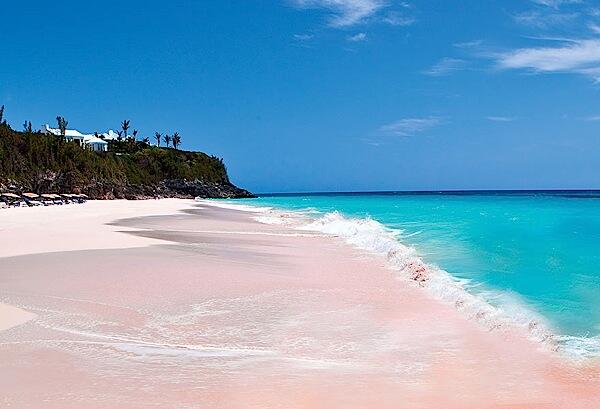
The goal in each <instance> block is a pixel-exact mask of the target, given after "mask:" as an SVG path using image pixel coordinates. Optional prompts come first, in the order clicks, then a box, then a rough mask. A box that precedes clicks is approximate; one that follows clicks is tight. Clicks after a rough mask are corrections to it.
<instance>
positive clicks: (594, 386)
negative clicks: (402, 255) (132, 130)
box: [0, 200, 600, 408]
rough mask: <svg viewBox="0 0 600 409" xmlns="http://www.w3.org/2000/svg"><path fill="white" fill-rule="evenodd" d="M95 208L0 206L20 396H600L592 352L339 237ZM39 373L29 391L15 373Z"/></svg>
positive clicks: (415, 402) (209, 400) (98, 401)
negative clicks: (546, 342) (408, 273)
mask: <svg viewBox="0 0 600 409" xmlns="http://www.w3.org/2000/svg"><path fill="white" fill-rule="evenodd" d="M89 203H90V205H89V206H88V205H87V204H86V205H84V206H81V207H72V208H70V207H66V206H65V207H62V208H59V207H52V208H40V209H39V210H38V209H35V208H33V209H22V210H21V209H15V210H11V212H14V213H13V214H14V215H16V214H17V213H18V214H19V215H20V216H19V217H7V216H5V214H0V226H2V227H1V229H2V230H1V231H0V233H2V234H3V237H4V239H3V242H2V246H1V247H0V295H1V298H0V302H3V303H6V304H9V305H18V306H19V307H20V308H22V309H23V310H25V311H29V312H30V313H35V314H36V315H37V318H36V319H35V320H32V321H28V322H26V323H23V324H22V325H18V326H14V327H12V328H10V329H6V330H4V331H0V387H2V389H3V390H7V391H9V392H8V394H7V396H6V397H4V398H0V399H4V402H8V403H9V405H12V407H39V406H40V404H41V403H40V402H44V406H45V407H61V408H64V407H80V406H81V403H82V402H83V403H85V406H86V407H97V408H104V407H114V406H126V407H147V404H148V402H149V401H152V402H153V403H154V404H156V405H158V406H162V407H174V406H177V405H179V406H182V407H185V405H193V404H198V402H204V404H205V405H206V406H207V407H231V408H237V407H240V408H242V407H244V408H246V407H277V406H286V407H306V408H309V407H315V408H316V407H340V406H344V407H384V408H385V407H396V408H397V407H400V408H404V407H405V408H413V407H424V408H438V407H448V408H470V407H473V408H475V407H477V408H499V407H502V408H523V407H536V408H538V407H539V408H564V407H569V408H588V407H591V405H592V404H593V402H595V401H596V400H597V399H598V397H599V393H598V390H600V389H599V388H600V376H599V374H600V371H599V369H598V366H597V365H595V364H592V363H589V362H586V363H583V364H579V365H577V364H574V363H571V362H566V361H564V360H562V359H560V357H559V356H557V355H556V354H553V353H551V352H549V351H547V350H544V349H542V348H540V345H539V344H536V343H534V342H531V341H530V340H529V339H528V337H527V334H526V333H524V332H523V331H520V330H519V329H516V328H507V329H506V330H503V331H501V332H499V331H493V332H489V331H486V330H484V329H482V328H481V326H479V325H477V323H476V322H473V321H469V320H467V319H465V318H464V316H462V315H461V314H460V313H459V312H458V311H457V310H456V309H455V308H454V307H453V306H451V305H447V304H444V303H442V302H440V301H437V300H435V299H433V298H432V297H430V296H428V295H427V294H426V292H424V291H422V290H421V289H420V288H418V287H415V286H410V285H407V283H406V282H403V281H401V280H398V279H397V277H396V276H395V274H394V272H393V271H392V270H390V269H389V268H388V266H387V260H386V258H385V257H383V256H379V255H376V254H367V253H365V252H362V251H360V250H357V249H355V248H352V247H350V246H349V245H347V244H346V243H344V242H343V241H342V240H341V239H340V238H338V237H333V236H324V235H323V234H321V233H318V232H315V231H309V230H302V231H299V230H297V229H293V228H290V227H288V226H286V225H285V224H270V225H269V224H264V223H259V222H258V221H256V220H254V219H253V217H256V216H260V215H261V214H260V213H253V212H249V211H248V210H250V209H245V210H246V211H238V210H235V209H232V208H229V209H226V208H223V207H216V206H214V205H211V203H210V202H202V203H194V202H191V201H186V200H164V201H163V200H160V201H145V202H120V201H116V202H89ZM31 212H36V213H31ZM4 213H6V214H7V213H8V212H4ZM21 215H22V216H21ZM49 215H52V216H51V217H49ZM263 216H264V215H263ZM115 218H117V219H119V220H115ZM8 238H11V239H10V240H9V239H8ZM15 272H18V273H15ZM40 357H41V358H43V359H42V360H40V359H39V358H40ZM56 368H62V369H63V370H64V372H62V373H61V376H59V377H55V378H54V379H53V378H52V376H51V375H50V374H51V373H53V372H55V371H56ZM34 374H35V376H36V377H39V379H38V380H37V381H36V385H37V384H38V382H39V386H36V389H35V391H33V392H30V391H28V389H29V388H28V385H25V384H23V383H22V382H18V379H20V377H24V376H33V375H34ZM257 379H260V382H257ZM66 385H69V387H70V388H71V390H72V391H74V392H66V391H64V390H63V389H65V387H66ZM136 388H146V389H145V391H146V393H142V392H137V391H136V390H135V389H136ZM0 402H2V401H1V400H0Z"/></svg>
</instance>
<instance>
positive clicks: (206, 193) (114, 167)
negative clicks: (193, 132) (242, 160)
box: [0, 124, 253, 199]
mask: <svg viewBox="0 0 600 409" xmlns="http://www.w3.org/2000/svg"><path fill="white" fill-rule="evenodd" d="M114 148H115V151H112V152H92V151H89V150H86V149H82V148H81V147H79V146H78V145H76V144H74V143H69V142H63V141H61V139H60V138H59V137H55V136H46V135H41V134H38V133H22V132H16V131H13V130H12V129H10V127H8V126H7V125H6V124H0V189H1V190H2V191H13V192H17V193H21V192H24V191H30V192H35V193H57V192H58V193H85V194H87V195H88V196H90V197H91V198H94V199H146V198H154V197H181V198H190V197H196V196H200V197H204V198H244V197H253V195H252V193H250V192H248V191H247V190H244V189H240V188H238V187H236V186H235V185H233V184H232V183H231V182H230V181H229V177H228V175H227V170H226V168H225V165H224V163H223V160H222V159H220V158H217V157H214V156H209V155H206V154H205V153H202V152H186V151H180V150H175V149H171V148H157V147H151V146H149V145H147V144H145V143H142V142H136V141H129V142H122V143H119V144H117V145H116V146H115V147H114Z"/></svg>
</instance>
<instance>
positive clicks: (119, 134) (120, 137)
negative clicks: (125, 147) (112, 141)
mask: <svg viewBox="0 0 600 409" xmlns="http://www.w3.org/2000/svg"><path fill="white" fill-rule="evenodd" d="M122 140H123V131H117V141H122Z"/></svg>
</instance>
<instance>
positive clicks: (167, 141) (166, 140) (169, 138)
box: [163, 135, 171, 148]
mask: <svg viewBox="0 0 600 409" xmlns="http://www.w3.org/2000/svg"><path fill="white" fill-rule="evenodd" d="M163 139H164V140H165V145H167V148H168V147H169V143H170V142H171V137H170V136H169V135H165V137H164V138H163Z"/></svg>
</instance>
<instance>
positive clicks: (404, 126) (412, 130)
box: [379, 116, 441, 137]
mask: <svg viewBox="0 0 600 409" xmlns="http://www.w3.org/2000/svg"><path fill="white" fill-rule="evenodd" d="M440 123H441V119H440V118H438V117H434V116H430V117H425V118H404V119H400V120H398V121H396V122H392V123H391V124H387V125H383V126H382V127H380V128H379V131H380V132H382V133H384V134H388V135H395V136H405V137H407V136H414V135H416V134H419V133H423V132H425V131H427V130H429V129H431V128H434V127H436V126H438V125H439V124H440Z"/></svg>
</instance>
